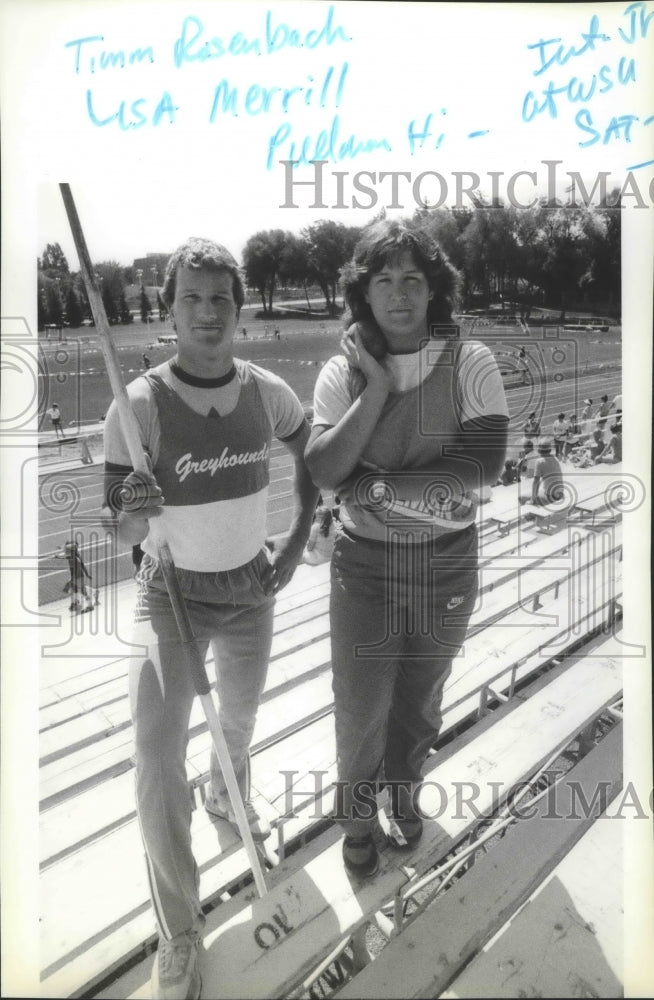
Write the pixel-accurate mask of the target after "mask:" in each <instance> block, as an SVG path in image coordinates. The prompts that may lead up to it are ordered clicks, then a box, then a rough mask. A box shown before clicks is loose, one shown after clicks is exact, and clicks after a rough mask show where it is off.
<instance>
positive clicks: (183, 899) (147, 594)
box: [129, 549, 274, 938]
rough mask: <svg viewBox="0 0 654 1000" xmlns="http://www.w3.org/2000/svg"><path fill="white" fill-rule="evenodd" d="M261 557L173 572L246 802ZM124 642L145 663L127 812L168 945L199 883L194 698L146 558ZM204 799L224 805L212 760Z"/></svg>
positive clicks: (266, 616) (264, 623)
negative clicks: (194, 842)
mask: <svg viewBox="0 0 654 1000" xmlns="http://www.w3.org/2000/svg"><path fill="white" fill-rule="evenodd" d="M267 562H268V555H267V550H263V549H262V550H261V552H259V554H258V555H257V556H256V557H255V558H254V559H253V560H252V561H251V562H249V563H246V564H245V565H244V566H239V567H238V568H237V569H234V570H229V571H227V572H221V573H195V572H191V571H189V570H183V569H182V570H180V569H178V570H177V575H178V578H179V580H180V585H181V588H182V593H183V595H184V598H185V601H186V606H187V609H188V612H189V617H190V620H191V625H192V627H193V633H194V635H195V637H196V639H197V642H198V645H199V648H200V653H201V655H202V656H203V657H204V656H205V655H206V653H207V650H208V647H209V643H211V645H212V648H213V653H214V657H215V664H216V690H217V692H218V698H219V702H220V707H219V712H218V717H219V720H220V723H221V726H222V728H223V732H224V734H225V739H226V742H227V746H228V748H229V752H230V757H231V760H232V764H233V765H234V771H235V772H236V777H237V779H238V782H239V786H240V788H241V792H242V794H243V795H244V796H245V797H247V796H248V794H249V789H248V787H247V783H248V773H249V768H248V749H249V746H250V742H251V739H252V733H253V730H254V724H255V720H256V714H257V708H258V705H259V699H260V696H261V692H262V690H263V687H264V683H265V680H266V673H267V669H268V660H269V657H270V646H271V642H272V629H273V609H274V598H273V597H270V596H268V595H266V594H265V592H264V590H263V587H262V584H261V576H262V572H263V570H264V568H265V566H266V564H267ZM138 582H139V595H138V603H137V609H136V615H135V629H134V637H133V641H134V642H138V643H141V644H144V645H146V646H147V654H146V655H145V656H140V657H138V658H134V659H132V660H131V662H130V674H129V685H130V705H131V712H132V720H133V723H134V738H135V742H136V802H137V812H138V818H139V823H140V827H141V834H142V837H143V843H144V847H145V854H146V861H147V867H148V875H149V881H150V892H151V897H152V904H153V907H154V911H155V916H156V920H157V924H158V928H159V932H160V934H162V935H163V936H164V937H166V938H172V937H175V936H176V935H177V934H180V933H181V932H182V931H186V930H191V929H193V928H196V929H199V928H200V927H201V926H202V924H203V922H204V921H203V917H202V914H201V910H200V900H199V874H198V869H197V866H196V863H195V860H194V857H193V852H192V850H191V833H190V822H191V799H190V793H189V787H188V779H187V774H186V749H187V745H188V736H189V732H188V728H189V717H190V712H191V705H192V703H193V698H194V696H195V690H194V687H193V682H192V679H191V677H190V674H189V672H188V670H187V668H186V666H185V662H184V656H183V650H182V648H181V646H180V642H179V638H178V635H177V627H176V624H175V618H174V615H173V611H172V608H171V605H170V601H169V599H168V594H167V592H166V587H165V584H164V581H163V577H162V575H161V571H160V569H159V566H158V564H157V562H156V561H155V560H154V559H152V558H151V557H150V556H147V555H146V556H145V558H144V560H143V563H142V565H141V569H140V571H139V575H138ZM211 795H212V797H213V798H214V799H218V800H221V801H223V802H225V804H226V803H227V802H228V796H227V791H226V787H225V782H224V779H223V776H222V773H221V770H220V767H219V765H218V761H217V758H216V755H215V752H212V755H211Z"/></svg>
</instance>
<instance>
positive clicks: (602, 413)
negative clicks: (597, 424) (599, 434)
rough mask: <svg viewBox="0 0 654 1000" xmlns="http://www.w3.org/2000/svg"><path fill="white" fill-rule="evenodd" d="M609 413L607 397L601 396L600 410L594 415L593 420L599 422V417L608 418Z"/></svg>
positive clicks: (609, 404) (609, 406)
mask: <svg viewBox="0 0 654 1000" xmlns="http://www.w3.org/2000/svg"><path fill="white" fill-rule="evenodd" d="M610 412H611V403H609V397H608V396H602V399H601V400H600V408H599V410H598V411H597V413H596V415H595V419H596V420H599V419H600V418H601V417H608V415H609V413H610Z"/></svg>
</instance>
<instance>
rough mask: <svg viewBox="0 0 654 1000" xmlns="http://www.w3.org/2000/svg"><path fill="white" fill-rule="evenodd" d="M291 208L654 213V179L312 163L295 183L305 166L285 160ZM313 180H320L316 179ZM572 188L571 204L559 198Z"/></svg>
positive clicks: (550, 165)
mask: <svg viewBox="0 0 654 1000" xmlns="http://www.w3.org/2000/svg"><path fill="white" fill-rule="evenodd" d="M278 162H279V164H280V166H281V167H282V170H281V174H280V176H281V180H282V186H283V199H284V200H283V201H282V202H280V204H279V208H290V209H293V208H318V209H336V210H338V209H349V208H360V209H377V210H379V209H383V208H384V209H385V208H388V209H407V210H411V209H414V208H430V209H435V208H442V207H443V206H444V205H447V206H448V207H449V208H453V209H463V208H470V207H478V208H480V207H481V208H487V209H492V208H494V207H497V208H499V207H503V206H504V204H507V203H508V205H510V206H512V207H513V208H518V209H529V208H534V207H535V206H536V205H538V204H539V203H540V201H541V199H544V200H545V201H546V203H547V204H548V205H549V206H550V207H552V208H557V207H558V208H569V209H575V208H589V207H590V206H591V205H599V204H601V205H603V206H604V207H605V208H611V207H616V208H617V207H623V206H628V207H632V208H651V207H652V205H654V179H651V180H650V181H649V183H648V182H647V181H646V180H642V179H641V181H640V183H639V180H638V177H637V175H636V174H635V173H634V171H633V170H629V171H628V172H627V174H626V175H625V177H624V178H621V179H617V178H612V175H611V172H610V171H608V170H601V171H599V172H598V173H596V174H595V175H594V177H592V179H590V180H588V179H587V178H586V179H584V177H583V176H582V174H581V173H580V172H579V171H576V170H566V171H560V170H558V167H560V165H561V164H562V163H563V161H562V160H541V161H540V162H539V163H538V165H537V168H536V169H535V170H518V171H515V172H513V173H510V174H507V173H506V172H505V171H503V170H489V171H488V172H487V173H486V174H478V173H476V172H475V171H472V170H454V171H452V173H450V174H444V173H441V172H440V171H438V170H421V171H420V172H419V173H416V172H414V171H411V170H379V171H375V170H326V169H325V167H326V165H327V163H328V162H329V161H328V160H320V159H316V160H311V161H310V164H309V165H310V166H312V167H313V171H309V170H307V171H306V173H303V174H302V177H299V176H295V174H294V166H295V165H296V164H298V163H299V161H298V160H279V161H278ZM311 173H313V176H311ZM561 185H565V189H566V193H567V198H566V200H565V201H562V200H561V199H560V198H559V194H558V192H559V190H560V187H561Z"/></svg>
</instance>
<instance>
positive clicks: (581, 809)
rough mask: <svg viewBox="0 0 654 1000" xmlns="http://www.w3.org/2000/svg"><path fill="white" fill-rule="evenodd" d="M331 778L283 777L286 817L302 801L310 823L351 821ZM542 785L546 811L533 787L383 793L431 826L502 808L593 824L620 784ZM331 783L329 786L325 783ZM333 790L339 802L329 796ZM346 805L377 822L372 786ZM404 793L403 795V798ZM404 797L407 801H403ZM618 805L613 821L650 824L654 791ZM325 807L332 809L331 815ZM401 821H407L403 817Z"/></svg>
mask: <svg viewBox="0 0 654 1000" xmlns="http://www.w3.org/2000/svg"><path fill="white" fill-rule="evenodd" d="M328 773H329V772H327V771H324V770H312V771H308V772H306V774H305V773H301V772H299V771H292V770H291V771H284V770H281V771H280V774H281V775H282V777H283V778H284V783H285V788H284V797H283V803H284V812H283V816H285V817H291V816H293V815H295V813H296V812H297V809H298V807H299V805H300V803H301V802H302V801H310V802H311V804H312V812H311V819H315V820H322V819H335V820H337V821H338V820H345V819H350V818H351V814H350V812H348V811H346V810H345V809H344V802H345V800H346V796H345V792H346V789H347V786H348V783H347V782H343V781H331V780H329V779H328V778H327V775H328ZM309 777H311V779H312V785H313V787H311V788H308V787H307V788H301V787H300V786H299V783H298V779H308V778H309ZM541 777H542V780H543V781H546V782H547V783H548V785H549V788H548V794H547V808H546V809H545V811H544V812H542V811H541V809H540V807H539V805H538V804H537V803H536V802H535V801H532V800H531V799H530V798H529V797H528V796H524V795H523V792H529V791H530V789H531V785H530V783H529V781H523V782H520V783H519V784H518V785H510V786H509V785H506V784H505V783H504V782H501V781H486V782H476V781H451V782H448V783H447V784H442V783H441V782H438V781H433V780H430V779H428V778H427V779H425V780H424V781H422V782H421V783H420V785H418V786H412V785H411V783H410V782H384V789H385V791H388V792H389V793H390V794H391V795H393V796H394V799H393V800H394V801H396V802H399V803H401V802H402V801H404V802H406V803H410V806H411V809H412V811H413V812H414V813H417V814H418V815H419V816H420V817H421V818H422V819H426V820H443V819H448V820H454V821H456V820H466V821H477V820H484V819H490V818H491V817H493V816H494V815H495V813H496V812H497V810H498V809H499V808H500V807H501V806H503V807H504V808H505V809H506V812H507V814H508V815H509V816H511V817H513V818H514V819H531V818H533V817H534V816H536V815H537V814H540V815H541V816H542V818H544V819H562V820H572V819H582V818H583V819H588V818H591V817H592V818H597V817H598V816H601V815H603V814H604V813H605V812H606V810H607V805H608V803H609V802H611V801H612V800H613V798H614V796H615V793H616V788H615V784H614V783H613V782H611V781H609V780H601V781H598V782H597V783H596V784H595V785H594V786H593V787H592V789H589V787H588V785H584V784H583V783H582V782H580V781H578V780H576V779H574V778H571V779H566V778H564V772H562V771H560V770H557V769H556V768H552V769H550V770H548V771H545V772H543V774H542V776H541ZM326 778H327V780H325V779H326ZM562 780H565V782H566V785H567V787H568V788H569V790H570V795H569V797H568V800H567V805H566V807H565V809H562V808H561V800H560V799H559V798H557V796H556V795H555V791H556V788H557V784H559V783H560V782H561V781H562ZM332 787H333V790H334V797H333V800H332V799H331V797H328V796H327V795H326V793H327V792H328V791H329V790H331V789H332ZM348 791H349V794H348V796H347V801H348V802H352V803H354V807H355V809H356V818H357V819H362V820H366V819H374V817H375V816H376V815H377V811H378V807H379V806H378V798H377V795H378V791H379V789H378V786H377V784H376V783H375V782H371V781H358V782H356V783H354V785H353V786H352V787H351V789H348ZM398 793H400V794H398ZM403 795H405V796H406V797H404V798H403ZM618 795H619V798H618V801H617V803H616V805H615V806H614V807H613V808H612V809H611V812H610V816H611V817H612V818H614V819H648V820H650V821H651V819H652V815H653V813H654V790H650V792H649V795H648V796H647V797H646V798H644V797H643V793H642V789H641V791H640V793H639V792H638V790H637V789H636V786H635V785H634V784H633V782H631V781H630V782H628V783H627V784H626V785H625V786H624V787H623V788H622V789H621V790H619V791H618ZM326 802H329V803H330V807H329V809H328V810H327V809H326V808H325V804H326ZM398 818H400V819H401V818H402V816H399V817H398Z"/></svg>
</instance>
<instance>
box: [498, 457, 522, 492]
mask: <svg viewBox="0 0 654 1000" xmlns="http://www.w3.org/2000/svg"><path fill="white" fill-rule="evenodd" d="M518 482H520V475H519V473H518V467H517V465H516V463H515V461H514V460H513V459H512V458H507V460H506V462H505V463H504V468H503V469H502V472H501V474H500V478H499V482H498V485H501V486H510V485H511V484H512V483H518Z"/></svg>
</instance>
